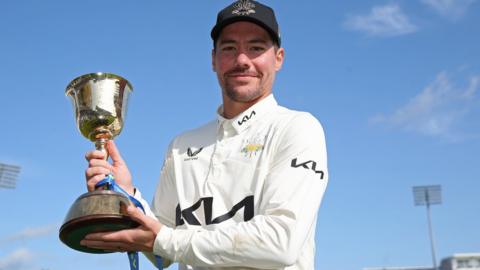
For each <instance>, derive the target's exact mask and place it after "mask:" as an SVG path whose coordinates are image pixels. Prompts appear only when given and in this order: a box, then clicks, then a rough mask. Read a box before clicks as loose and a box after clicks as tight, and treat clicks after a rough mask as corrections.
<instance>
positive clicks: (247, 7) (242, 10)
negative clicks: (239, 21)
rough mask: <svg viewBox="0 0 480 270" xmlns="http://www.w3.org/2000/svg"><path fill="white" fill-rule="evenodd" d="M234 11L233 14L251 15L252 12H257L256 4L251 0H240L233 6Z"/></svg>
mask: <svg viewBox="0 0 480 270" xmlns="http://www.w3.org/2000/svg"><path fill="white" fill-rule="evenodd" d="M233 8H234V9H233V11H232V14H235V15H239V16H245V15H250V14H252V13H255V10H254V8H255V4H253V3H251V2H250V1H249V0H239V1H238V2H237V3H236V4H235V5H234V6H233Z"/></svg>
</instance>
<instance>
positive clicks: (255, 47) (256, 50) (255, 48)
mask: <svg viewBox="0 0 480 270" xmlns="http://www.w3.org/2000/svg"><path fill="white" fill-rule="evenodd" d="M250 50H252V51H255V52H262V51H264V50H265V48H263V47H260V46H254V47H251V48H250Z"/></svg>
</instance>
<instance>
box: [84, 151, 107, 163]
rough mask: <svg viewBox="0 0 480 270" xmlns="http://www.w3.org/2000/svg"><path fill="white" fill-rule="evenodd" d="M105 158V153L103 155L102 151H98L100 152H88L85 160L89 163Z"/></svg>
mask: <svg viewBox="0 0 480 270" xmlns="http://www.w3.org/2000/svg"><path fill="white" fill-rule="evenodd" d="M104 157H105V153H103V152H102V151H98V150H92V151H88V152H87V153H86V154H85V159H86V160H87V161H90V160H92V159H103V158H104Z"/></svg>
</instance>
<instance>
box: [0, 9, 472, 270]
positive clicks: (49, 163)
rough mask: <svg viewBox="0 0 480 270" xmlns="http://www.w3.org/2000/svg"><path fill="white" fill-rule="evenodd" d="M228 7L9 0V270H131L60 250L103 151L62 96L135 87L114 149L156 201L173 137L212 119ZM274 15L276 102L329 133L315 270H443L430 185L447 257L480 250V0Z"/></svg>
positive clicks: (2, 237) (1, 33)
mask: <svg viewBox="0 0 480 270" xmlns="http://www.w3.org/2000/svg"><path fill="white" fill-rule="evenodd" d="M228 3H230V1H218V0H217V1H193V0H188V1H170V2H161V1H109V0H106V1H91V0H90V1H81V2H80V1H77V2H74V1H26V0H17V1H2V2H1V3H0V10H1V11H2V16H0V39H1V42H0V74H1V75H0V78H1V89H2V90H0V123H1V127H0V129H1V131H0V162H3V163H8V164H15V165H20V166H22V171H21V173H20V176H19V182H18V184H17V188H16V189H14V190H9V189H0V205H2V206H1V210H2V217H1V223H0V269H2V270H3V269H8V270H41V269H44V270H46V269H49V270H57V269H91V270H95V269H102V270H108V269H128V262H127V258H126V256H125V255H124V254H112V255H92V254H82V253H79V252H76V251H73V250H70V249H68V248H67V247H66V246H64V245H63V244H62V243H61V242H60V241H59V240H58V228H59V226H60V225H61V224H62V221H63V218H64V216H65V214H66V212H67V210H68V208H69V207H70V205H71V204H72V203H73V201H74V200H75V199H76V198H77V197H78V196H79V195H80V194H82V193H84V192H85V184H84V169H85V167H86V162H85V160H84V154H85V152H86V151H88V150H90V149H92V148H93V145H92V144H91V143H90V142H88V141H87V140H86V139H84V138H83V137H81V135H80V133H79V132H78V131H77V130H76V127H75V124H74V118H73V111H72V108H71V104H70V101H69V100H68V99H67V98H66V97H65V96H64V90H65V87H66V85H67V84H68V83H69V82H70V80H72V79H73V78H75V77H76V76H79V75H82V74H85V73H91V72H97V71H104V72H113V73H117V74H119V75H122V76H124V77H125V78H127V79H128V80H129V81H130V82H131V83H132V84H133V87H134V92H133V94H132V96H131V100H130V102H129V108H128V115H127V119H126V125H125V128H124V130H123V132H122V134H121V135H120V136H119V137H118V138H117V139H116V141H117V145H118V146H119V148H120V150H121V151H122V153H123V156H124V158H125V160H126V161H127V162H128V164H129V166H130V169H131V171H132V173H133V175H134V181H135V183H136V185H137V187H139V189H141V190H142V192H143V194H144V196H145V198H146V199H147V200H151V198H152V196H153V191H154V188H155V186H156V183H157V181H158V176H159V171H160V166H161V164H162V161H163V155H164V152H165V149H166V147H167V145H168V144H169V142H170V140H171V139H172V138H173V137H174V136H175V135H176V134H179V133H180V132H182V131H185V130H188V129H191V128H193V127H196V126H199V125H201V124H202V123H205V122H207V121H209V120H211V119H213V118H214V117H215V110H216V108H217V106H218V105H219V104H220V90H219V87H218V84H217V82H216V77H215V74H214V73H213V72H212V69H211V59H210V52H211V47H212V44H211V40H210V37H209V32H210V29H211V27H212V26H213V24H214V21H215V18H216V13H217V11H218V10H219V9H221V8H222V7H224V6H226V5H227V4H228ZM265 3H267V4H269V5H271V6H272V7H274V9H275V10H276V12H277V17H278V20H279V23H280V28H281V33H282V38H283V45H284V47H285V50H286V61H285V64H284V67H283V69H282V70H281V72H280V73H279V74H278V76H277V81H276V84H275V87H274V93H275V96H276V98H277V100H278V101H279V103H281V104H282V105H284V106H286V107H290V108H292V109H297V110H305V111H309V112H311V113H312V114H313V115H315V116H316V117H317V118H318V119H319V120H320V121H321V122H322V124H323V126H324V129H325V133H326V139H327V145H328V154H329V171H330V183H329V187H328V190H327V192H326V195H325V198H324V201H323V204H322V207H321V209H320V211H319V216H318V226H317V232H316V243H317V250H316V264H317V268H318V269H329V270H359V269H362V268H363V267H375V266H411V265H425V266H428V265H430V264H431V257H430V249H429V239H428V230H427V219H426V215H425V213H426V212H425V209H424V208H422V207H414V206H413V198H412V190H411V189H412V186H416V185H428V184H439V185H442V188H443V194H442V195H443V204H442V205H440V206H433V207H432V219H433V228H434V234H435V239H436V242H437V257H438V258H439V259H440V258H444V257H448V256H450V255H452V254H454V253H463V252H480V233H479V231H478V228H479V227H480V218H479V217H478V213H479V212H480V196H478V192H479V190H480V181H479V175H480V166H479V165H478V163H479V160H480V159H479V153H480V121H479V120H478V119H479V118H480V93H479V92H480V54H479V48H480V30H479V27H478V26H479V25H480V3H479V1H477V0H409V1H406V0H388V1H387V0H385V1H384V0H367V1H341V2H338V1H313V0H311V1H301V0H300V1H265ZM141 263H142V265H141V267H142V269H154V268H153V266H151V265H150V264H149V263H148V262H147V260H146V259H145V258H142V260H141ZM174 269H176V268H175V267H174Z"/></svg>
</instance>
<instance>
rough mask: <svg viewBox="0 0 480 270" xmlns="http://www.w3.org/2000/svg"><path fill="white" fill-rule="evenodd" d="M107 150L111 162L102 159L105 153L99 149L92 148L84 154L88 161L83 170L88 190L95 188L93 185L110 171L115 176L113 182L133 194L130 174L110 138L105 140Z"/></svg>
mask: <svg viewBox="0 0 480 270" xmlns="http://www.w3.org/2000/svg"><path fill="white" fill-rule="evenodd" d="M107 151H108V154H109V155H110V158H111V159H112V164H110V163H108V161H106V160H104V157H105V153H103V152H101V151H98V150H94V151H90V152H88V153H87V154H86V155H85V159H86V160H87V161H88V168H87V169H86V170H85V178H86V179H87V189H88V191H93V190H95V185H96V184H97V183H98V182H100V181H101V180H102V179H104V178H105V176H106V175H107V174H109V173H111V174H113V176H114V177H115V182H116V183H117V184H118V185H119V186H120V187H122V188H123V189H124V190H125V191H126V192H128V193H129V194H130V195H133V191H134V188H133V184H132V176H131V174H130V171H129V170H128V167H127V164H125V161H123V159H122V156H121V155H120V152H119V151H118V149H117V147H116V146H115V143H114V142H113V141H112V140H110V141H108V142H107Z"/></svg>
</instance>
